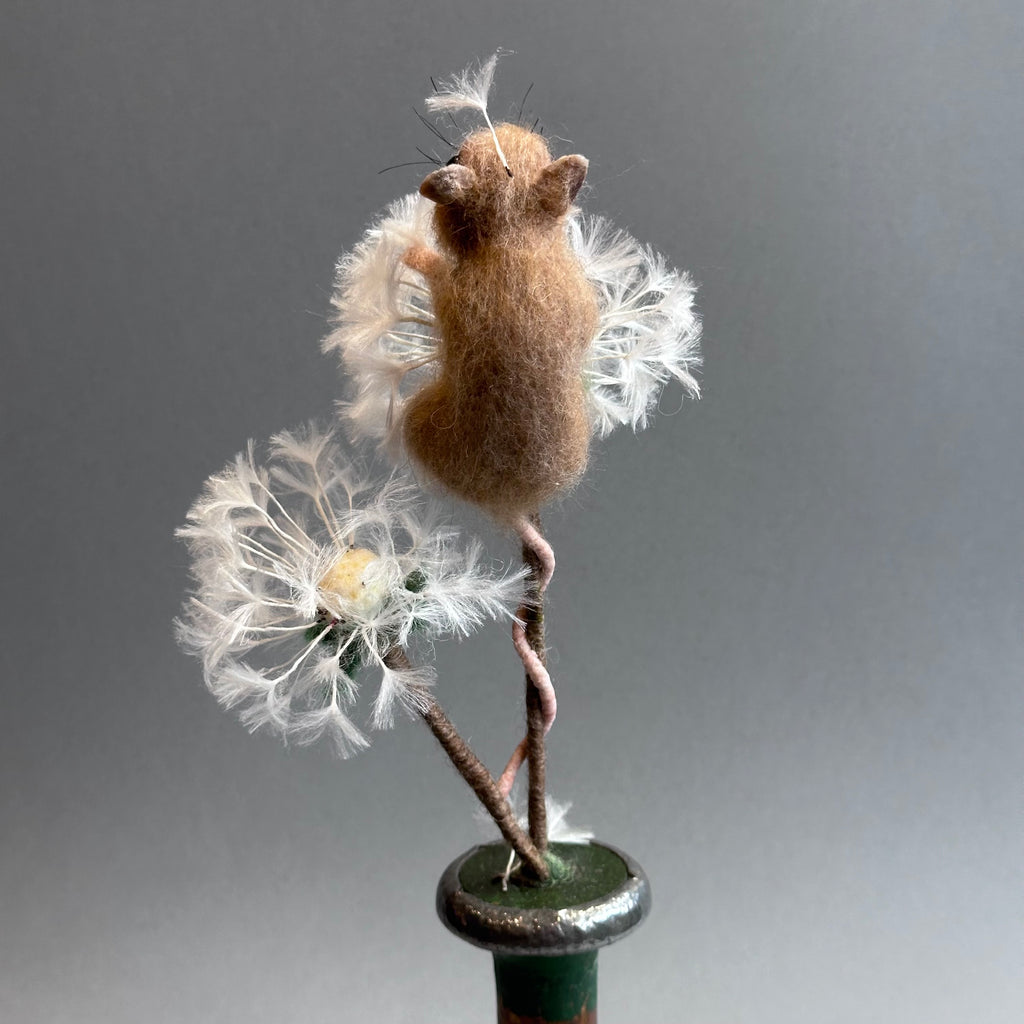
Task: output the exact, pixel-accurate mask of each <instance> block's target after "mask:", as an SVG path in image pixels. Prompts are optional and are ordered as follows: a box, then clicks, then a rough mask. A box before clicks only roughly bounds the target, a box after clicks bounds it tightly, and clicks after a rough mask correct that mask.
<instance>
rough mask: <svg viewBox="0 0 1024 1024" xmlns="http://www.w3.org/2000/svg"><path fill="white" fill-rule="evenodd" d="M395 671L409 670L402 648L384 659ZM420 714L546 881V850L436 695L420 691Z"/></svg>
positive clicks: (534, 870) (503, 831)
mask: <svg viewBox="0 0 1024 1024" xmlns="http://www.w3.org/2000/svg"><path fill="white" fill-rule="evenodd" d="M385 660H386V661H387V663H388V665H389V666H390V667H392V668H396V669H407V668H409V658H408V656H407V655H406V653H405V651H403V650H402V649H401V648H398V647H393V648H392V649H391V651H390V652H389V653H388V655H387V658H386V659H385ZM420 697H421V701H420V714H421V715H422V716H423V720H424V721H425V722H426V723H427V725H428V726H429V728H430V731H431V732H432V733H433V734H434V736H435V737H436V738H437V741H438V742H439V743H440V744H441V746H442V747H443V748H444V751H445V753H446V754H447V755H448V758H449V760H450V761H451V762H452V764H453V765H454V766H455V769H456V771H458V773H459V774H460V775H461V776H462V777H463V778H464V779H465V780H466V782H467V783H468V785H469V787H470V789H472V790H473V792H474V793H476V795H477V798H478V799H479V801H480V802H481V803H482V804H483V805H484V807H485V808H486V809H487V813H488V814H489V815H490V816H491V817H492V818H493V819H494V823H495V824H496V825H497V826H498V828H499V830H500V831H501V834H502V835H503V836H504V837H505V841H506V842H507V843H508V844H509V845H510V846H511V847H512V849H514V850H515V851H516V853H517V854H519V857H520V858H521V860H522V861H523V863H524V864H526V865H528V867H529V869H530V871H531V872H532V873H533V874H534V875H536V877H538V878H540V879H541V880H545V879H547V877H548V875H549V873H550V872H549V869H548V866H547V864H546V863H545V860H544V853H543V850H540V849H538V848H537V845H536V844H535V843H534V842H533V841H532V840H531V839H530V836H528V835H527V834H526V833H525V832H524V831H523V829H522V828H521V827H520V826H519V822H517V821H516V816H515V814H513V813H512V807H511V805H510V804H509V802H508V800H506V799H505V797H503V796H502V795H501V793H500V791H499V790H498V786H497V783H495V781H494V779H493V777H492V776H491V773H490V772H489V771H488V770H487V767H486V765H484V763H483V762H482V761H481V760H480V758H478V757H477V756H476V754H474V753H473V751H472V749H471V748H470V746H469V744H468V743H466V741H465V740H464V739H463V738H462V737H461V736H460V735H459V733H458V731H457V730H456V728H455V726H454V725H453V724H452V722H451V719H449V718H448V716H447V715H446V714H445V713H444V711H443V710H442V708H441V705H440V704H438V702H437V700H436V698H435V697H434V695H433V694H432V693H431V692H430V691H429V690H426V689H423V690H421V691H420Z"/></svg>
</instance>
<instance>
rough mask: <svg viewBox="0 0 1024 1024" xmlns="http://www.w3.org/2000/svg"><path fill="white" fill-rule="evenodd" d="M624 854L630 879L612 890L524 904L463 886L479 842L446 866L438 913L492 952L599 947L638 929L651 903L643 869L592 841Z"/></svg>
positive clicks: (546, 952) (553, 951) (450, 925)
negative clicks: (577, 899) (558, 903)
mask: <svg viewBox="0 0 1024 1024" xmlns="http://www.w3.org/2000/svg"><path fill="white" fill-rule="evenodd" d="M590 845H591V846H597V847H601V848H603V849H604V850H607V851H608V852H609V853H611V854H614V855H615V856H617V857H619V858H621V860H622V862H623V864H624V866H625V874H626V878H625V881H623V882H622V883H621V884H619V885H618V886H617V887H616V888H614V889H613V890H612V891H610V892H608V893H607V894H605V895H603V896H601V897H599V898H597V899H593V900H590V901H589V902H586V903H578V904H575V905H572V906H567V907H561V908H558V909H552V908H548V907H535V908H526V909H524V908H521V907H514V906H501V905H498V904H495V903H490V902H488V901H487V900H484V899H481V898H480V897H479V896H475V895H473V894H472V893H469V892H467V891H466V890H465V889H463V887H462V882H461V880H460V874H461V871H462V868H463V866H464V865H465V864H466V863H467V861H469V860H470V859H471V858H473V857H474V856H476V855H478V854H480V853H481V851H483V850H484V849H485V847H482V846H476V847H474V848H473V849H472V850H470V851H469V852H468V853H464V854H463V855H462V856H461V857H458V858H456V859H455V860H454V861H452V863H451V864H449V865H448V868H447V869H446V870H445V872H444V874H443V875H442V876H441V881H440V882H439V883H438V887H437V913H438V916H439V917H440V918H441V920H442V921H443V922H444V923H445V925H446V926H447V927H448V929H449V930H450V931H452V932H454V933H455V934H456V935H458V936H459V937H460V938H462V939H465V941H466V942H469V943H472V945H474V946H479V947H480V948H481V949H487V950H490V951H491V952H492V953H499V954H516V955H520V956H522V955H526V956H530V955H535V956H565V955H566V954H571V953H586V952H590V951H591V950H595V949H600V948H601V947H602V946H607V945H609V944H610V943H612V942H615V941H616V940H617V939H620V938H622V937H623V936H624V935H626V934H627V933H628V932H630V931H631V930H632V929H633V928H635V927H636V926H637V925H638V924H639V923H640V922H641V921H642V920H643V919H644V917H645V916H646V915H647V912H648V911H649V910H650V907H651V887H650V883H649V882H648V881H647V876H646V875H645V874H644V872H643V869H642V868H641V867H640V865H639V864H637V863H636V861H634V860H633V859H632V858H631V857H629V856H628V855H627V854H625V853H622V852H621V851H620V850H617V849H615V848H614V847H612V846H608V845H607V844H606V843H591V844H590Z"/></svg>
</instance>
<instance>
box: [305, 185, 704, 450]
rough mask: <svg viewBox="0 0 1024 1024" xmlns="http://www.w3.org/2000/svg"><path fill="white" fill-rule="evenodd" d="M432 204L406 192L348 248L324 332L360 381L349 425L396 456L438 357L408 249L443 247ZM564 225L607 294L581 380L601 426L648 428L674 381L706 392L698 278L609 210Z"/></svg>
mask: <svg viewBox="0 0 1024 1024" xmlns="http://www.w3.org/2000/svg"><path fill="white" fill-rule="evenodd" d="M433 206H434V204H433V203H431V202H430V201H429V200H427V199H424V198H423V197H422V196H419V195H416V194H413V195H408V196H405V197H404V198H402V199H399V200H397V201H396V202H395V203H393V204H392V205H391V206H390V207H388V209H387V210H386V212H385V213H384V215H383V216H382V217H381V218H380V219H379V220H378V221H377V222H376V223H374V224H373V225H372V226H371V227H370V229H369V230H368V231H367V232H366V234H365V236H364V237H363V240H362V241H361V242H360V243H359V244H358V245H357V246H356V247H355V249H354V250H353V251H352V252H351V253H349V254H347V255H346V256H344V257H343V258H342V259H341V261H340V262H339V264H338V271H337V276H336V281H335V290H334V294H333V298H332V303H333V306H334V309H335V316H334V320H335V324H336V326H335V329H334V330H333V331H332V332H331V333H330V334H329V335H328V336H327V337H326V338H325V339H324V342H323V348H324V351H325V352H328V351H335V352H337V353H338V354H339V356H340V358H341V362H342V366H343V368H344V370H345V371H346V373H347V375H348V377H349V379H350V380H351V381H352V382H353V391H352V394H351V397H350V398H349V399H348V400H346V402H344V403H343V404H342V407H341V409H342V415H343V416H344V417H345V419H346V420H347V421H348V424H349V427H350V429H351V432H352V433H353V434H354V436H355V437H357V438H359V439H363V440H369V441H373V442H377V443H379V444H380V445H381V446H382V447H383V448H384V450H385V451H386V452H387V453H388V455H389V456H390V457H391V458H392V459H394V460H396V461H397V460H399V459H400V457H401V444H402V419H403V415H404V411H405V406H406V402H407V400H408V397H409V396H410V395H412V394H414V393H415V392H416V391H417V390H418V389H419V388H420V387H422V386H423V384H424V383H425V382H427V381H428V380H430V379H431V377H432V375H433V372H434V368H435V364H436V362H437V359H438V349H439V345H440V338H439V335H438V333H437V329H436V325H435V321H434V316H433V312H432V310H431V305H430V294H429V291H428V290H427V289H426V288H425V286H424V284H423V280H422V277H421V276H420V275H419V274H418V273H416V272H415V271H413V270H411V269H410V268H409V267H407V266H406V265H405V264H404V263H402V259H401V257H402V253H403V252H405V250H406V249H407V248H409V247H410V246H413V245H419V246H425V247H427V248H432V249H433V248H436V247H437V242H436V239H435V237H434V233H433V229H432V227H431V212H432V210H433ZM566 231H567V233H568V237H569V241H570V244H571V245H572V248H573V250H574V252H575V253H576V255H577V256H578V257H579V259H580V262H581V264H582V266H583V270H584V273H585V275H586V277H587V279H588V280H589V281H590V283H591V285H592V286H593V288H594V290H595V293H596V295H597V299H598V307H599V324H598V329H597V332H596V333H595V335H594V337H593V339H592V341H591V343H590V347H589V351H588V354H587V357H586V361H585V366H584V381H583V386H584V388H585V390H586V395H587V404H588V410H589V414H590V421H591V427H592V429H593V430H594V433H595V434H597V435H598V436H599V437H605V436H607V435H608V434H610V433H611V432H612V431H613V430H614V429H615V428H616V427H618V426H623V425H628V426H630V427H631V428H632V429H633V430H640V429H642V428H644V427H646V426H647V425H648V424H649V423H650V420H651V417H652V415H653V413H654V411H655V409H656V408H657V405H658V400H659V398H660V396H661V393H662V391H663V390H664V388H665V386H666V385H667V384H668V383H669V382H671V381H676V382H678V384H679V385H681V387H682V389H683V391H684V393H685V394H687V395H689V396H691V397H693V398H696V397H698V396H699V394H700V388H699V385H698V382H697V379H696V377H695V376H694V373H695V370H696V369H697V367H698V366H699V365H700V362H701V358H700V335H701V323H700V318H699V316H698V314H697V311H696V310H695V308H694V295H695V292H696V288H695V285H694V283H693V281H692V280H691V278H690V277H689V275H687V274H685V273H683V272H681V271H678V270H674V269H672V268H671V267H669V266H668V264H667V262H666V261H665V259H664V257H663V256H661V255H660V254H658V253H656V252H655V251H654V250H653V249H651V248H649V247H648V246H645V245H642V244H641V243H640V242H638V241H637V240H636V239H635V238H633V237H632V236H631V235H629V234H628V233H627V232H625V231H621V230H619V229H617V228H616V227H615V226H614V225H613V224H612V223H611V222H610V221H608V220H607V219H606V218H604V217H598V216H589V215H585V214H582V213H580V212H579V211H574V212H573V213H572V215H571V216H570V217H569V218H568V220H567V224H566Z"/></svg>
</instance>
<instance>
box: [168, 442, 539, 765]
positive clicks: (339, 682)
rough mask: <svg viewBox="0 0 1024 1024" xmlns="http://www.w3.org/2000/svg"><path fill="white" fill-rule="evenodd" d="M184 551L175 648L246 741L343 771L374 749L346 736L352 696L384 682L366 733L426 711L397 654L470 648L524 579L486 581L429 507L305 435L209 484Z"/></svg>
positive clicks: (425, 676) (518, 596) (509, 610)
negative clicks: (307, 749)
mask: <svg viewBox="0 0 1024 1024" xmlns="http://www.w3.org/2000/svg"><path fill="white" fill-rule="evenodd" d="M178 536H180V537H181V538H182V539H183V540H184V541H185V542H186V544H187V545H188V547H189V551H190V553H191V556H192V566H191V569H192V575H193V578H194V581H195V586H194V588H193V592H192V594H191V596H190V597H189V599H188V601H187V602H186V604H185V607H184V609H183V612H182V615H181V617H180V619H179V620H178V622H177V623H176V626H177V633H178V639H179V641H180V642H181V644H182V646H184V647H185V648H186V649H187V650H189V651H191V652H192V653H194V654H196V655H197V656H198V657H200V658H201V660H202V663H203V671H204V676H205V679H206V683H207V685H208V686H209V688H210V690H211V691H212V692H213V693H214V694H215V695H216V697H217V698H218V699H219V700H220V702H221V703H222V704H223V705H224V706H225V707H230V708H236V709H238V711H239V714H240V716H241V718H242V721H243V722H244V723H245V724H246V725H247V726H249V728H250V729H251V730H255V729H258V728H269V729H272V730H273V731H276V732H278V733H280V734H281V735H282V736H284V737H285V738H286V739H292V740H295V741H296V742H298V743H310V742H313V741H314V740H316V739H318V738H319V737H321V736H323V735H325V734H326V735H330V736H331V738H332V739H333V740H334V743H335V746H336V748H337V750H338V752H339V753H340V754H341V755H342V756H348V755H349V754H352V753H354V752H355V751H356V750H358V749H360V748H361V747H364V746H366V744H367V742H368V741H367V738H366V736H365V735H364V734H363V732H362V730H360V729H359V728H358V726H356V724H355V723H354V722H353V720H352V713H353V707H354V705H355V703H356V701H357V697H358V695H359V688H360V683H361V682H363V683H365V682H366V681H367V680H369V679H374V678H375V679H376V680H377V682H378V687H377V693H376V696H375V697H374V699H373V701H372V711H371V715H370V722H371V725H372V726H373V727H375V728H384V727H387V726H390V725H391V724H392V723H393V720H394V716H395V711H396V710H397V709H398V708H404V709H405V710H407V711H410V712H412V711H417V710H420V709H422V708H423V707H424V702H425V700H426V694H427V690H426V688H427V687H429V686H431V685H432V684H433V673H432V670H431V669H430V668H429V667H420V668H409V669H402V668H395V667H394V666H393V665H391V664H389V663H388V662H389V659H388V655H389V653H390V652H391V651H392V650H393V649H395V648H404V647H406V646H408V645H410V644H414V643H426V644H429V643H431V642H433V641H435V640H438V639H442V638H444V637H447V636H456V637H463V636H466V635H468V634H469V633H471V632H472V631H473V630H475V629H476V628H478V627H479V626H480V625H482V624H483V623H484V622H485V621H486V620H488V619H496V618H502V617H506V618H511V617H512V616H513V615H514V613H515V609H516V608H517V607H518V606H519V604H520V603H521V601H522V600H523V593H524V575H525V573H524V572H523V571H520V572H518V573H513V574H507V573H506V574H502V573H500V572H496V571H494V569H493V568H492V567H491V566H490V565H489V564H488V563H487V562H486V561H485V559H484V558H483V554H482V550H481V547H480V545H479V543H478V542H476V541H473V540H465V539H463V538H461V537H460V535H459V532H458V530H457V529H456V528H454V527H453V526H451V525H450V524H449V523H447V522H446V521H444V519H443V517H442V512H441V509H440V507H439V506H437V505H436V504H434V503H429V502H424V501H423V500H422V499H421V498H420V496H419V494H418V492H417V491H416V490H415V489H414V488H413V487H412V486H411V485H409V484H408V483H407V482H406V481H404V480H402V479H401V478H400V477H398V476H395V475H392V476H391V477H390V478H389V479H388V480H387V481H386V482H385V483H383V484H382V485H378V486H374V485H373V484H372V483H371V482H370V479H369V477H368V476H367V475H366V474H365V473H364V472H363V471H362V470H361V469H360V463H359V460H358V459H357V458H355V457H353V455H352V453H351V452H350V451H349V450H347V448H346V447H345V445H344V442H343V441H342V440H341V439H340V438H339V436H338V435H337V434H335V433H334V432H332V431H329V430H321V429H319V428H318V427H316V426H315V425H312V424H311V425H309V426H308V427H307V428H305V429H304V430H300V431H294V432H293V431H286V432H282V433H280V434H278V435H276V436H275V437H274V438H273V439H272V440H271V442H270V451H269V456H268V458H267V459H266V461H265V463H261V462H259V461H257V457H256V453H255V448H254V446H253V445H251V444H250V445H249V447H248V449H247V450H246V451H245V452H243V453H241V454H240V455H238V456H236V457H235V459H234V460H233V461H232V462H230V463H229V464H228V465H227V467H225V469H224V470H223V471H222V472H220V473H218V474H215V475H214V476H212V477H210V479H209V480H208V481H207V482H206V487H205V489H204V491H203V494H202V495H201V496H200V497H199V498H198V499H197V500H196V502H195V504H194V505H193V506H192V508H191V509H190V510H189V513H188V517H187V520H186V523H185V525H184V526H182V527H181V528H180V529H179V530H178Z"/></svg>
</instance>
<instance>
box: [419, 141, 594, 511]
mask: <svg viewBox="0 0 1024 1024" xmlns="http://www.w3.org/2000/svg"><path fill="white" fill-rule="evenodd" d="M586 173H587V161H586V159H585V158H584V157H582V156H564V157H561V158H560V159H558V160H552V159H551V154H550V152H549V150H548V147H547V144H546V143H545V142H544V139H543V138H542V137H541V136H540V135H538V134H536V133H534V132H532V131H530V130H529V129H527V128H523V127H521V126H519V125H516V124H502V125H499V126H498V127H497V129H495V130H494V131H493V132H492V131H486V130H485V131H478V132H474V133H473V134H472V135H470V136H469V137H468V138H467V139H466V140H465V142H463V144H462V146H461V147H460V148H459V151H458V153H457V154H456V155H455V156H454V157H453V158H452V160H451V161H450V162H449V163H448V165H447V166H445V167H441V168H439V169H438V170H436V171H434V172H432V173H431V174H429V175H428V176H427V177H426V179H425V180H424V181H423V184H422V185H420V194H421V195H422V196H425V197H426V198H427V199H429V200H431V201H432V202H433V203H435V204H436V209H435V211H434V217H433V221H434V231H435V235H436V238H437V243H438V244H437V247H436V248H429V247H427V246H424V245H413V246H411V247H410V248H408V249H407V250H406V251H405V253H404V255H403V257H402V259H403V262H404V263H405V264H406V265H407V266H409V267H411V268H412V269H413V270H416V271H418V272H419V273H421V274H422V275H423V277H424V279H425V280H426V282H427V284H428V286H429V289H430V298H431V303H432V306H433V310H434V317H435V322H436V324H437V334H438V339H439V344H438V359H437V373H436V376H435V378H434V379H433V380H432V381H431V382H430V383H428V384H426V385H425V386H424V387H423V388H422V389H421V390H420V391H419V392H417V393H416V394H415V395H414V396H413V397H412V398H411V399H410V401H409V404H408V406H407V408H406V411H405V425H404V441H405V446H406V449H407V450H408V452H409V454H410V455H411V456H412V458H413V459H414V460H415V461H416V462H417V463H418V464H419V465H421V466H422V467H423V468H424V469H426V470H427V472H428V473H429V474H430V475H431V476H432V477H434V478H435V479H436V480H438V481H439V482H440V483H441V484H443V485H444V486H445V487H446V488H448V489H449V490H451V491H453V492H454V493H455V494H457V495H458V496H459V497H461V498H464V499H466V500H467V501H470V502H473V503H474V504H477V505H480V506H482V507H483V508H485V509H487V510H488V511H490V512H492V513H493V514H494V515H496V516H497V517H498V518H500V519H503V520H506V521H509V522H513V523H515V522H518V521H520V520H521V519H522V518H523V516H526V515H528V514H530V513H532V512H535V511H537V510H538V509H539V508H540V507H541V506H542V505H543V504H544V503H546V502H547V501H548V500H549V499H550V498H552V497H553V496H554V495H555V494H556V493H558V492H559V491H560V490H563V489H565V488H568V487H571V486H572V485H574V484H575V483H576V482H577V481H578V480H579V478H580V476H581V475H582V474H583V470H584V468H585V467H586V463H587V449H588V446H589V442H590V434H591V424H590V418H589V416H588V414H587V408H586V401H585V393H584V388H583V362H584V358H585V356H586V353H587V350H588V348H589V346H590V342H591V340H592V338H593V336H594V333H595V332H596V330H597V326H598V306H597V296H596V293H595V290H594V287H593V285H592V284H591V283H590V281H589V280H588V279H587V277H586V274H585V273H584V270H583V267H582V265H581V263H580V260H579V257H578V256H577V255H576V254H575V253H574V252H573V250H572V248H571V246H570V244H569V239H568V237H567V235H566V231H565V218H566V215H567V214H568V212H569V209H570V207H571V205H572V201H573V199H575V197H576V194H577V192H579V190H580V186H581V185H582V184H583V180H584V178H585V177H586Z"/></svg>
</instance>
